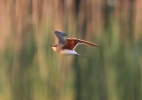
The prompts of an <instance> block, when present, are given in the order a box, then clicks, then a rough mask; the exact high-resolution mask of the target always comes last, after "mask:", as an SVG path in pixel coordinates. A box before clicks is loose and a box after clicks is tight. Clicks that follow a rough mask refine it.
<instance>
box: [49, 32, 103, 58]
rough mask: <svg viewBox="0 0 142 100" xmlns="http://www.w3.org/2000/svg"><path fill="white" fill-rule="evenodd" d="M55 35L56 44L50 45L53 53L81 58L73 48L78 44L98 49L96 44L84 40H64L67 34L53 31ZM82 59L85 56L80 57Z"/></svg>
mask: <svg viewBox="0 0 142 100" xmlns="http://www.w3.org/2000/svg"><path fill="white" fill-rule="evenodd" d="M55 35H56V36H57V38H58V44H53V45H51V47H52V49H53V50H54V51H55V52H57V53H59V54H66V55H77V56H82V55H80V54H78V53H77V52H76V51H75V48H76V46H77V45H78V44H88V45H91V46H96V47H100V46H98V45H97V44H94V43H91V42H88V41H85V40H81V39H77V38H66V39H65V38H64V37H65V36H67V34H65V33H63V32H60V31H55ZM82 57H85V56H82Z"/></svg>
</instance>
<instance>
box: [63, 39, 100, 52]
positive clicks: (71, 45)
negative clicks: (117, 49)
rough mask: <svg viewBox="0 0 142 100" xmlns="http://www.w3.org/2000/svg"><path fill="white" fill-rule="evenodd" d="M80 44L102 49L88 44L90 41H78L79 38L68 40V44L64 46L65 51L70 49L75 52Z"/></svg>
mask: <svg viewBox="0 0 142 100" xmlns="http://www.w3.org/2000/svg"><path fill="white" fill-rule="evenodd" d="M78 44H88V45H92V46H96V47H100V46H98V45H97V44H94V43H91V42H88V41H84V40H81V39H77V38H67V39H66V43H65V44H64V46H63V47H62V48H63V49H70V50H74V49H75V47H76V46H77V45H78Z"/></svg>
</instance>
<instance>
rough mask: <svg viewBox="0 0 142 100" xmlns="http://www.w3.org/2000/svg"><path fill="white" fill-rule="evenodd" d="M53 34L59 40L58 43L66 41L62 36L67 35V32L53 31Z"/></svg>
mask: <svg viewBox="0 0 142 100" xmlns="http://www.w3.org/2000/svg"><path fill="white" fill-rule="evenodd" d="M55 35H56V36H57V38H58V40H59V44H64V43H65V42H66V39H65V38H64V37H65V36H67V34H65V33H63V32H60V31H55Z"/></svg>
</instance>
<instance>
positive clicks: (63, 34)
mask: <svg viewBox="0 0 142 100" xmlns="http://www.w3.org/2000/svg"><path fill="white" fill-rule="evenodd" d="M55 34H60V35H62V36H68V35H67V34H66V33H64V32H61V31H57V30H55Z"/></svg>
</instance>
